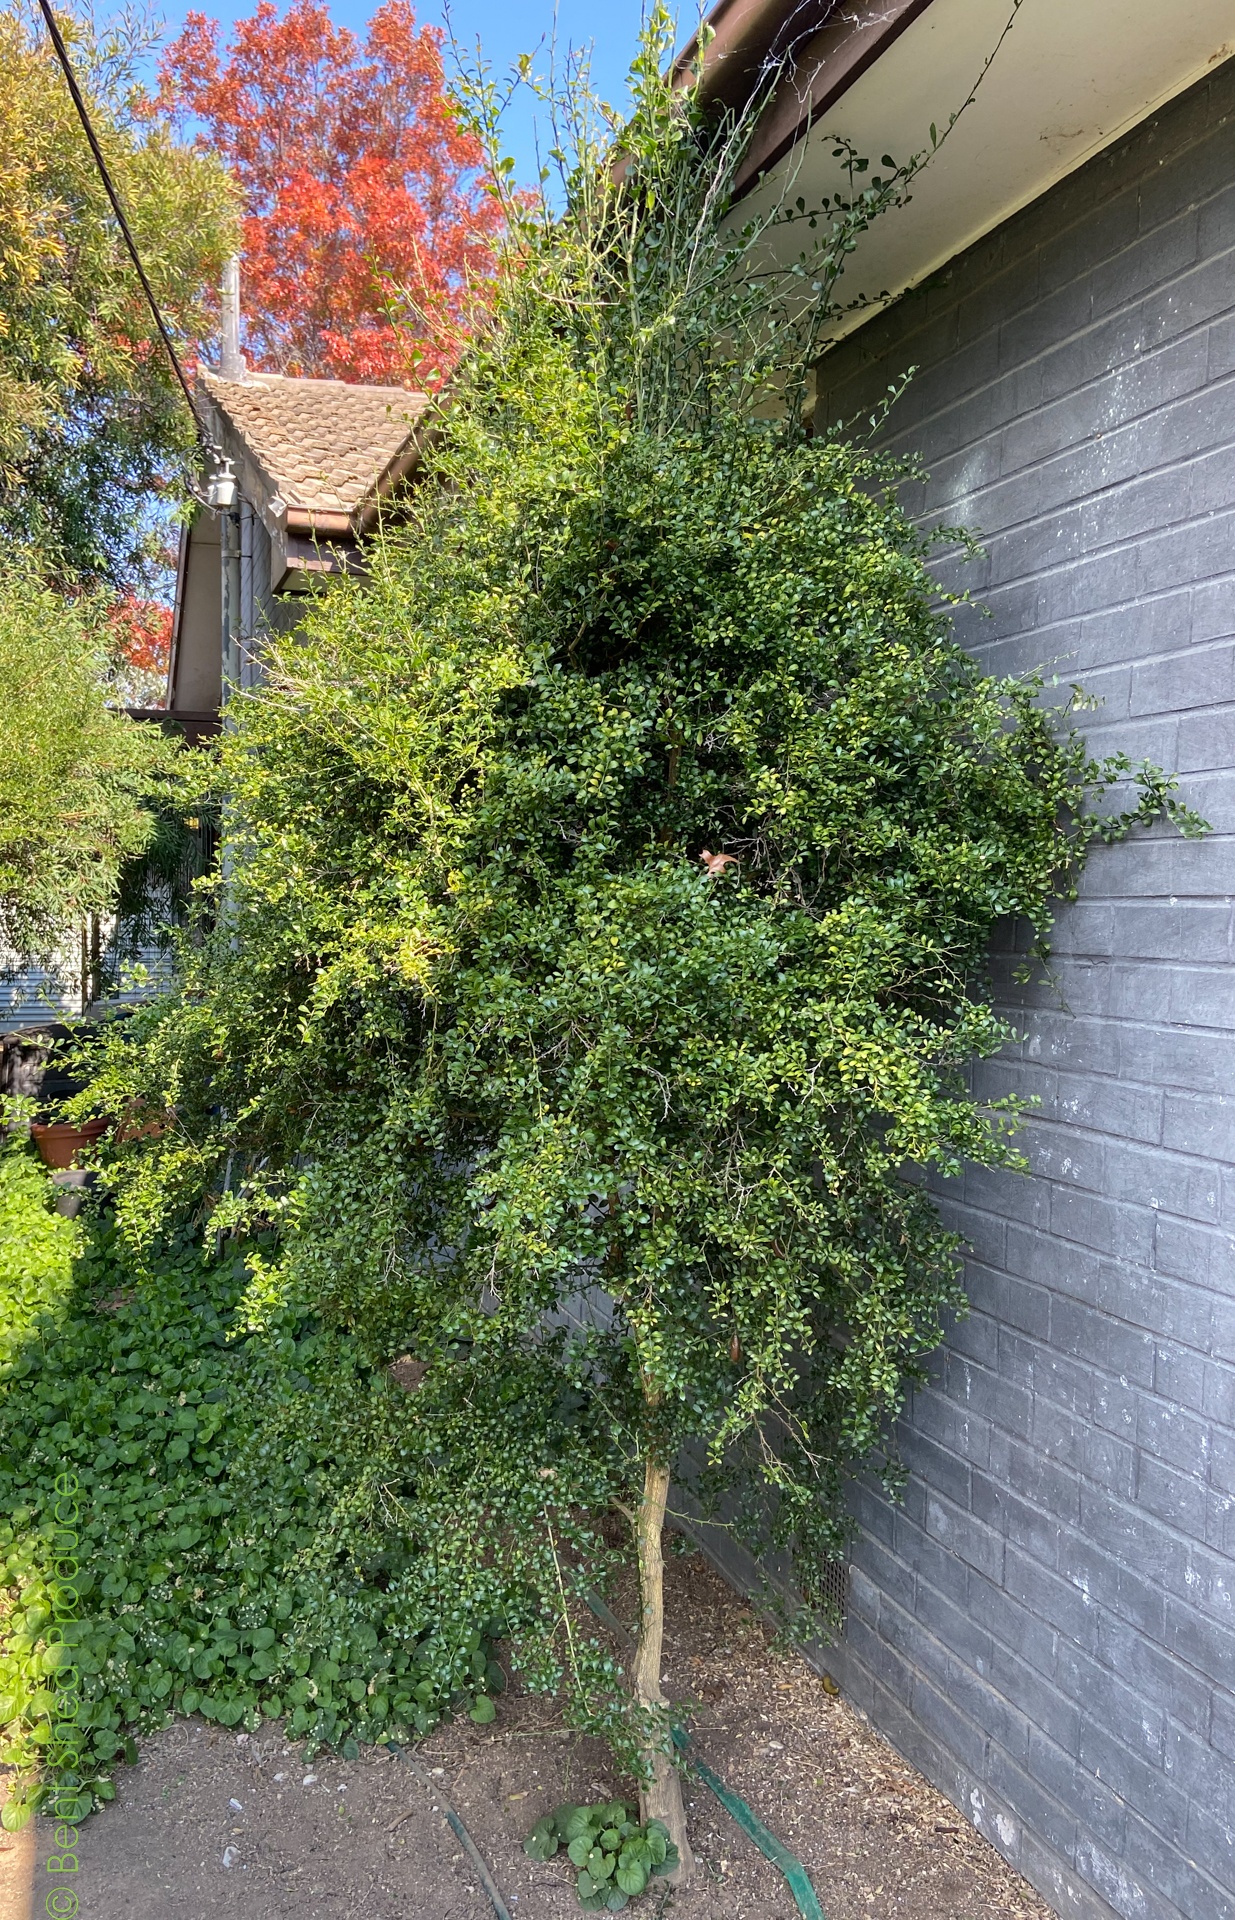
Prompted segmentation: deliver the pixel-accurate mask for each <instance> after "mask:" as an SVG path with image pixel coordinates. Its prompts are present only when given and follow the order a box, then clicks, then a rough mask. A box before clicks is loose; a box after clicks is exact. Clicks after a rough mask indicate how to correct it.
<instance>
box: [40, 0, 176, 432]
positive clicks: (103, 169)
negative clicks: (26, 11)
mask: <svg viewBox="0 0 1235 1920" xmlns="http://www.w3.org/2000/svg"><path fill="white" fill-rule="evenodd" d="M39 12H40V13H41V14H42V16H43V19H44V20H45V22H46V24H47V31H48V33H49V34H50V35H51V43H52V46H53V47H54V48H55V53H56V59H57V60H58V61H59V63H60V69H61V72H62V73H63V74H64V78H65V81H66V82H67V84H68V89H69V93H70V94H71V95H72V99H73V105H74V106H75V107H76V109H77V117H78V119H79V120H80V121H81V124H82V131H83V132H84V134H85V136H86V139H87V140H88V142H89V144H90V151H91V153H92V154H93V155H94V164H95V166H96V168H97V169H98V174H99V179H100V180H101V181H102V183H103V189H104V192H105V193H106V194H107V198H108V200H109V201H110V202H111V210H112V212H113V214H114V215H115V217H116V225H117V226H118V227H119V229H120V233H121V236H122V238H123V240H124V244H125V246H126V247H127V249H128V253H129V258H130V260H131V261H132V262H133V267H134V271H135V272H136V274H137V277H138V279H139V281H140V282H141V288H142V292H143V293H144V294H145V296H146V303H147V305H148V306H149V308H150V312H151V314H152V315H153V317H154V324H155V326H156V327H157V328H158V330H159V336H160V338H161V339H162V342H163V345H164V347H165V348H166V350H167V357H168V359H169V361H170V362H171V366H172V371H173V373H174V374H175V376H176V379H177V381H178V382H179V384H180V391H181V392H182V393H183V395H184V398H185V403H186V405H187V406H188V409H189V412H190V413H191V415H192V416H193V425H194V427H195V429H196V431H197V437H198V439H199V440H200V441H201V443H202V445H203V446H204V447H205V448H206V449H207V450H208V451H213V448H214V442H213V440H212V438H211V436H210V434H209V433H208V432H207V430H206V426H205V423H204V422H203V420H202V417H201V415H200V413H199V412H198V410H197V402H196V400H195V399H194V398H193V391H192V388H191V387H190V386H189V382H188V377H187V375H186V374H185V371H184V367H183V365H182V364H181V360H180V356H179V354H178V353H177V352H176V345H175V342H174V341H173V339H172V336H171V331H170V329H169V327H168V325H167V322H166V320H165V319H164V318H163V312H162V309H161V307H160V306H159V302H158V298H157V296H156V294H155V291H154V288H153V287H152V286H151V284H150V279H149V276H148V274H147V272H146V269H145V267H144V266H143V264H142V257H141V254H140V253H139V252H138V250H137V242H136V240H135V239H134V238H133V231H132V228H131V227H130V226H129V223H128V219H127V217H126V215H125V211H124V207H123V206H122V204H121V201H120V195H119V194H118V193H117V191H116V185H115V182H114V180H113V179H112V175H111V169H110V167H109V166H108V164H107V160H106V158H105V156H104V153H103V149H102V147H101V146H100V145H99V138H98V135H97V133H96V132H95V130H94V123H93V122H92V120H91V118H90V109H89V107H88V106H87V105H86V101H85V96H84V95H83V93H82V90H81V88H80V86H79V85H78V82H77V75H76V73H75V72H74V71H73V62H72V61H71V60H70V58H69V50H68V48H67V47H66V45H65V43H64V36H63V34H62V33H61V31H60V28H59V26H58V24H57V22H56V16H55V14H54V13H53V11H52V8H51V3H50V0H39Z"/></svg>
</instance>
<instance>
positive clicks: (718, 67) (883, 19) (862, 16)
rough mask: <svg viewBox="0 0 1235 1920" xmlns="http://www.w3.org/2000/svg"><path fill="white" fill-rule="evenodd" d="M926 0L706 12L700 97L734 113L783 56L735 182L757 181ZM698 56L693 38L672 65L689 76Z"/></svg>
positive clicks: (750, 4)
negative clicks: (708, 36) (710, 34)
mask: <svg viewBox="0 0 1235 1920" xmlns="http://www.w3.org/2000/svg"><path fill="white" fill-rule="evenodd" d="M930 4H931V0H856V4H855V0H721V4H720V5H719V6H717V7H714V8H713V10H712V12H711V14H710V15H709V16H708V24H709V25H710V26H711V27H712V28H713V29H714V30H715V36H716V37H715V39H714V40H712V41H711V43H710V44H709V46H708V47H707V49H706V51H705V53H704V56H703V78H702V89H703V97H704V99H705V101H715V102H716V104H718V105H721V106H724V107H726V108H728V109H729V110H730V111H731V112H740V111H741V109H742V108H743V107H744V106H746V105H748V104H749V102H750V100H751V99H752V97H753V96H754V94H755V92H756V90H757V88H758V86H759V84H760V79H761V77H762V76H765V75H767V74H769V72H770V71H771V70H772V69H773V68H774V67H775V66H776V64H777V63H782V62H783V63H784V69H785V71H784V77H783V79H782V80H781V82H780V84H779V85H778V86H777V88H776V90H775V92H774V94H773V96H772V98H771V100H770V101H769V103H768V106H767V108H766V109H765V111H764V113H763V115H762V117H761V119H760V122H759V126H758V128H757V129H756V132H755V137H754V139H753V141H752V143H751V148H750V152H749V153H748V154H747V156H746V161H745V164H744V166H743V168H742V172H741V174H740V175H739V177H738V181H737V184H736V189H735V191H736V194H737V196H738V197H740V196H741V195H742V194H744V193H749V192H750V190H751V188H752V187H753V186H755V185H756V183H757V181H758V179H759V176H760V174H763V173H767V172H769V171H770V170H771V169H772V168H773V167H774V166H776V165H777V163H778V162H779V161H780V160H783V159H784V157H785V155H786V154H787V153H788V152H789V151H790V149H791V148H792V147H794V146H796V144H797V143H798V141H799V140H801V139H802V138H803V137H804V136H805V135H806V134H807V133H808V132H809V131H810V129H811V127H812V126H814V124H815V122H816V121H817V120H818V119H819V118H820V116H821V115H822V114H824V113H826V112H827V111H828V109H829V108H830V107H832V106H834V105H835V103H836V101H837V100H839V99H840V98H841V96H842V94H844V93H846V92H847V91H848V89H849V88H850V87H851V86H852V85H853V84H854V82H855V81H856V80H857V79H859V78H860V76H861V75H862V74H864V73H865V72H866V71H867V69H868V67H871V66H873V65H874V63H875V61H876V60H878V59H879V57H880V55H881V54H882V53H884V52H886V50H887V48H888V47H890V46H891V44H892V42H893V41H894V40H897V39H899V37H900V35H901V34H902V33H904V31H905V29H906V27H908V26H910V25H912V23H913V21H915V20H916V19H917V18H918V16H919V14H922V13H925V11H926V9H927V7H928V6H930ZM697 58H698V40H697V36H696V39H694V40H692V41H691V43H690V45H689V46H688V47H687V48H686V49H685V51H684V52H683V53H682V54H681V55H679V57H678V60H677V62H676V63H675V65H674V74H675V77H679V78H680V84H681V85H683V86H685V85H687V84H688V83H689V80H690V77H691V73H692V70H693V66H694V62H695V61H696V60H697Z"/></svg>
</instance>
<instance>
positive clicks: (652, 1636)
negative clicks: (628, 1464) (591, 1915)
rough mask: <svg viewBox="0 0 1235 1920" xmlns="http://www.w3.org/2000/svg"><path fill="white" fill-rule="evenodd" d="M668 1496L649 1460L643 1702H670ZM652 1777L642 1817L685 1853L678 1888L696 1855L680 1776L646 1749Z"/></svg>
mask: <svg viewBox="0 0 1235 1920" xmlns="http://www.w3.org/2000/svg"><path fill="white" fill-rule="evenodd" d="M668 1495H669V1469H668V1467H661V1466H657V1465H656V1464H655V1462H654V1461H652V1460H650V1459H649V1460H648V1462H647V1464H646V1465H645V1467H644V1471H643V1499H642V1501H641V1502H640V1505H639V1516H638V1525H637V1527H636V1530H635V1533H636V1541H637V1545H638V1549H639V1598H640V1603H641V1611H640V1619H639V1644H638V1647H637V1648H636V1650H635V1659H634V1665H633V1666H632V1668H631V1676H630V1678H631V1687H632V1690H633V1692H634V1695H635V1699H636V1700H637V1701H638V1702H639V1704H640V1706H644V1707H664V1706H667V1705H668V1702H667V1701H666V1699H665V1696H664V1693H663V1692H662V1691H661V1684H660V1665H661V1649H662V1645H663V1642H664V1633H665V1561H664V1550H663V1540H664V1527H665V1502H666V1500H667V1499H668ZM644 1757H645V1759H646V1760H647V1762H648V1765H649V1768H650V1771H651V1775H652V1778H651V1781H650V1782H649V1784H648V1785H647V1786H646V1787H642V1788H640V1791H639V1817H640V1819H641V1820H661V1821H663V1822H664V1824H665V1826H666V1827H667V1828H668V1829H669V1836H670V1838H671V1839H672V1841H673V1843H674V1845H675V1846H676V1847H677V1850H678V1853H679V1855H680V1856H681V1857H680V1859H679V1862H678V1865H677V1867H676V1868H675V1869H674V1871H673V1873H672V1874H671V1875H669V1876H668V1878H669V1880H670V1883H671V1884H672V1885H673V1886H677V1887H686V1886H689V1884H690V1880H691V1876H692V1874H693V1873H694V1868H695V1862H694V1856H693V1855H692V1853H691V1850H690V1841H689V1840H688V1838H687V1835H686V1809H685V1807H684V1806H683V1804H682V1777H681V1775H680V1774H679V1772H678V1770H677V1768H676V1767H675V1766H674V1764H673V1760H672V1758H671V1757H670V1755H669V1754H668V1753H660V1752H648V1753H647V1754H645V1756H644Z"/></svg>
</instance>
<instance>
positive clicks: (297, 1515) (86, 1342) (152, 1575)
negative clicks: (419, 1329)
mask: <svg viewBox="0 0 1235 1920" xmlns="http://www.w3.org/2000/svg"><path fill="white" fill-rule="evenodd" d="M53 1193H54V1189H52V1188H51V1187H50V1183H49V1181H48V1178H47V1175H46V1173H45V1172H44V1171H43V1169H42V1168H41V1167H40V1166H39V1165H38V1164H37V1162H36V1161H35V1160H34V1159H33V1158H32V1157H31V1156H30V1155H29V1153H28V1151H26V1150H24V1149H23V1148H21V1147H20V1146H17V1145H10V1147H9V1148H8V1149H7V1150H6V1151H5V1152H4V1153H3V1154H0V1327H2V1328H3V1334H2V1336H0V1516H2V1517H0V1628H2V1635H0V1638H2V1644H3V1652H2V1653H0V1729H3V1730H4V1731H3V1745H2V1746H0V1762H3V1763H4V1764H7V1765H10V1766H14V1767H16V1768H17V1769H18V1770H19V1772H20V1773H21V1774H22V1776H23V1777H24V1779H25V1781H26V1783H27V1784H26V1791H25V1792H24V1793H23V1794H19V1795H18V1796H17V1797H16V1800H15V1803H14V1813H13V1816H12V1818H13V1819H15V1820H16V1819H20V1818H21V1817H22V1813H23V1810H24V1812H25V1813H28V1812H29V1811H30V1809H31V1808H32V1807H33V1805H34V1804H36V1803H37V1800H38V1798H39V1796H40V1794H45V1793H46V1792H47V1791H49V1790H50V1789H51V1788H52V1787H53V1786H55V1785H57V1783H62V1782H63V1781H64V1778H65V1774H64V1768H63V1766H60V1767H57V1766H54V1765H53V1766H49V1765H47V1764H46V1751H47V1746H48V1740H49V1735H50V1726H51V1707H52V1696H51V1694H50V1692H49V1687H50V1684H51V1683H50V1681H49V1678H48V1676H49V1674H50V1673H51V1672H52V1670H53V1668H54V1667H55V1665H56V1663H57V1662H64V1661H66V1660H68V1659H71V1661H72V1664H73V1665H74V1667H75V1668H76V1671H77V1682H76V1692H77V1695H78V1698H79V1700H80V1709H79V1711H78V1714H77V1721H78V1724H79V1725H80V1726H82V1727H84V1728H85V1729H86V1730H87V1738H86V1750H85V1756H84V1758H85V1765H84V1767H83V1768H82V1769H80V1770H75V1771H74V1772H73V1773H72V1774H70V1775H69V1777H68V1790H69V1791H73V1792H76V1793H77V1794H78V1795H79V1797H80V1798H81V1801H82V1806H81V1808H80V1812H83V1813H84V1812H85V1811H87V1810H88V1808H89V1805H90V1804H92V1803H93V1801H94V1800H95V1799H96V1798H110V1797H111V1784H110V1778H109V1776H110V1775H111V1773H112V1771H113V1769H114V1767H115V1765H116V1764H117V1763H118V1762H119V1761H120V1760H122V1759H124V1758H129V1759H131V1758H133V1755H134V1747H133V1738H134V1736H135V1735H137V1734H139V1733H141V1732H143V1731H146V1730H148V1729H151V1728H155V1727H157V1726H159V1725H161V1724H162V1723H163V1722H164V1721H165V1720H166V1718H167V1717H168V1715H169V1714H170V1713H172V1712H183V1713H194V1712H196V1713H201V1714H204V1715H205V1716H206V1717H207V1718H208V1719H211V1720H214V1721H216V1722H217V1723H218V1724H219V1725H221V1726H225V1727H245V1728H255V1727H257V1726H258V1724H259V1723H260V1720H261V1718H262V1717H263V1716H267V1717H278V1718H282V1719H283V1720H284V1723H285V1726H286V1728H287V1731H288V1732H289V1734H290V1735H292V1736H293V1737H298V1738H303V1739H305V1740H306V1741H307V1742H308V1743H309V1750H310V1751H312V1750H313V1748H314V1746H316V1745H318V1744H324V1743H325V1744H330V1745H333V1746H343V1745H344V1744H345V1743H346V1742H348V1741H350V1740H367V1741H388V1740H395V1741H400V1740H408V1739H412V1738H415V1737H416V1736H417V1735H418V1734H422V1733H424V1732H425V1731H426V1730H427V1729H428V1728H429V1727H430V1726H432V1725H433V1724H434V1723H435V1722H436V1720H437V1719H438V1718H439V1717H440V1716H441V1715H442V1714H443V1713H445V1712H448V1711H451V1710H453V1709H456V1708H466V1709H469V1710H470V1711H471V1714H472V1717H473V1718H474V1719H475V1720H477V1721H478V1722H479V1723H481V1724H484V1723H486V1722H487V1721H490V1720H492V1718H493V1713H494V1709H493V1702H492V1696H493V1694H494V1693H495V1692H497V1691H499V1690H500V1689H501V1687H502V1686H503V1685H504V1676H503V1672H502V1669H501V1667H500V1666H499V1665H498V1664H497V1662H496V1661H495V1659H494V1657H493V1649H492V1644H491V1643H492V1641H493V1639H494V1638H495V1637H496V1636H497V1635H498V1634H499V1633H504V1632H507V1631H514V1632H518V1631H519V1630H520V1628H521V1627H523V1626H524V1625H525V1624H526V1620H527V1617H528V1608H527V1605H526V1600H525V1595H526V1593H527V1592H528V1590H529V1587H528V1582H527V1580H526V1579H525V1578H523V1577H521V1575H520V1570H519V1569H514V1570H512V1569H510V1568H506V1569H497V1568H494V1567H491V1566H490V1567H486V1566H478V1565H477V1564H476V1556H475V1554H474V1552H470V1551H469V1552H467V1553H460V1551H459V1547H458V1542H457V1539H456V1536H455V1532H454V1526H455V1523H456V1521H457V1520H458V1519H459V1518H460V1516H461V1515H464V1514H466V1513H467V1512H468V1511H469V1508H470V1510H471V1511H472V1513H473V1518H474V1523H475V1524H476V1526H477V1528H478V1530H479V1529H481V1528H482V1527H483V1513H482V1510H481V1508H480V1507H479V1505H478V1504H477V1494H476V1487H475V1481H474V1477H473V1481H472V1483H471V1484H469V1482H468V1480H467V1477H466V1463H465V1468H464V1471H463V1472H456V1471H455V1466H454V1461H453V1459H452V1451H453V1452H454V1453H457V1452H458V1447H459V1429H460V1427H461V1426H463V1425H465V1424H466V1425H467V1426H469V1427H471V1428H474V1429H475V1430H476V1431H477V1432H478V1433H479V1435H481V1436H484V1435H485V1434H486V1432H489V1434H490V1437H492V1432H491V1428H492V1423H491V1422H490V1421H489V1420H487V1418H486V1416H485V1414H484V1413H483V1412H482V1413H479V1414H478V1413H477V1412H475V1411H474V1410H473V1409H471V1408H469V1407H467V1406H460V1405H458V1404H457V1403H447V1402H446V1401H445V1400H444V1399H443V1396H442V1395H441V1394H440V1393H438V1394H436V1395H435V1393H434V1390H433V1388H432V1385H431V1384H430V1383H426V1386H425V1387H423V1388H422V1389H421V1393H420V1394H419V1395H416V1396H409V1395H407V1394H404V1393H402V1392H401V1391H400V1390H399V1389H398V1388H397V1387H396V1386H395V1385H394V1384H393V1383H392V1381H391V1379H390V1377H389V1376H388V1374H387V1373H386V1372H385V1371H383V1370H375V1369H374V1368H372V1367H371V1366H370V1365H369V1364H368V1363H367V1362H366V1361H365V1360H364V1358H363V1357H362V1355H361V1353H360V1352H359V1350H358V1346H357V1343H356V1342H355V1341H354V1340H351V1339H348V1338H347V1337H345V1336H340V1335H339V1334H337V1333H333V1332H330V1331H329V1330H326V1329H324V1328H322V1327H321V1326H320V1324H319V1323H318V1322H317V1321H316V1320H315V1318H314V1317H313V1316H311V1315H308V1314H306V1313H304V1312H297V1311H295V1310H294V1309H292V1308H290V1307H288V1306H286V1305H283V1306H281V1307H280V1308H279V1309H278V1310H277V1311H274V1312H269V1313H266V1312H263V1311H261V1309H260V1306H259V1300H260V1295H261V1286H260V1283H255V1282H254V1279H253V1273H252V1271H251V1270H250V1267H247V1266H246V1264H245V1263H244V1262H243V1261H241V1260H240V1259H239V1258H238V1257H231V1258H226V1259H222V1260H219V1261H212V1260H210V1259H208V1258H206V1257H204V1256H203V1254H202V1253H201V1251H200V1249H198V1248H195V1247H193V1246H192V1245H190V1244H188V1243H186V1242H183V1241H182V1242H179V1243H176V1244H170V1245H168V1246H166V1247H164V1248H163V1249H162V1250H161V1251H160V1252H159V1253H158V1254H157V1256H155V1257H152V1258H150V1259H149V1260H147V1261H146V1262H145V1263H143V1264H142V1265H141V1266H140V1267H138V1266H135V1265H134V1264H133V1263H132V1262H131V1261H129V1260H127V1259H126V1258H125V1256H124V1254H123V1251H122V1249H121V1248H120V1247H119V1246H118V1245H117V1242H116V1238H115V1235H114V1232H113V1231H112V1230H111V1229H110V1228H108V1227H106V1226H105V1225H101V1224H97V1223H96V1224H93V1225H89V1226H85V1227H83V1226H82V1225H80V1224H79V1223H77V1222H74V1221H69V1220H66V1219H64V1218H62V1217H61V1216H59V1215H58V1214H56V1213H55V1212H53V1211H49V1204H50V1200H51V1198H52V1196H53ZM258 1267H259V1268H260V1262H259V1263H258ZM456 1379H457V1376H452V1384H454V1383H455V1381H456ZM479 1385H481V1383H480V1382H478V1381H476V1380H475V1379H473V1380H471V1381H470V1382H469V1387H470V1390H471V1392H472V1394H475V1392H476V1389H477V1387H478V1386H479ZM513 1387H514V1390H515V1391H516V1392H517V1390H518V1383H517V1382H515V1383H513ZM422 1396H424V1404H421V1398H422ZM523 1423H524V1426H525V1428H526V1430H527V1433H528V1442H529V1445H530V1446H531V1448H532V1449H534V1451H535V1453H536V1455H537V1457H538V1458H539V1459H540V1460H541V1461H542V1462H543V1461H544V1460H545V1459H546V1458H549V1459H552V1458H553V1457H554V1456H555V1454H558V1453H560V1452H561V1451H562V1450H563V1435H562V1432H561V1430H560V1429H558V1430H555V1429H554V1428H553V1427H552V1426H551V1425H546V1424H545V1423H540V1424H538V1423H537V1422H536V1421H535V1420H534V1419H533V1418H531V1417H529V1415H528V1412H527V1410H526V1409H525V1410H524V1415H523ZM526 1475H527V1465H526V1462H525V1461H524V1462H520V1463H519V1465H518V1467H517V1468H516V1469H515V1478H516V1479H523V1478H526ZM66 1476H67V1479H68V1480H69V1481H71V1482H72V1483H73V1484H74V1485H75V1487H76V1489H77V1491H76V1495H75V1498H76V1504H77V1507H78V1509H79V1517H78V1519H77V1522H76V1528H77V1533H78V1536H79V1537H78V1539H77V1542H76V1544H75V1545H74V1548H73V1552H74V1555H75V1557H76V1560H77V1562H78V1565H79V1568H80V1572H79V1574H78V1576H77V1578H76V1588H77V1590H78V1592H79V1594H80V1601H79V1604H78V1605H77V1607H76V1609H75V1615H74V1617H73V1618H72V1619H71V1620H69V1621H66V1622H65V1623H64V1624H63V1629H62V1633H63V1642H62V1644H61V1645H60V1646H57V1640H58V1639H59V1635H57V1634H55V1633H53V1632H52V1628H53V1626H54V1625H55V1623H56V1621H57V1619H58V1617H59V1616H58V1611H57V1602H56V1594H57V1591H58V1590H57V1589H56V1588H55V1586H54V1584H53V1582H54V1575H55V1570H56V1566H57V1555H58V1552H62V1551H63V1548H64V1544H65V1542H64V1540H63V1536H62V1534H58V1533H57V1521H58V1520H59V1521H60V1523H61V1524H63V1521H64V1513H63V1507H62V1504H61V1501H60V1496H62V1494H63V1489H64V1487H65V1485H66ZM592 1491H593V1495H594V1490H592ZM491 1493H492V1494H493V1495H495V1496H496V1497H499V1498H500V1497H501V1481H500V1474H499V1476H498V1483H497V1485H496V1487H494V1488H493V1489H491Z"/></svg>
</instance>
